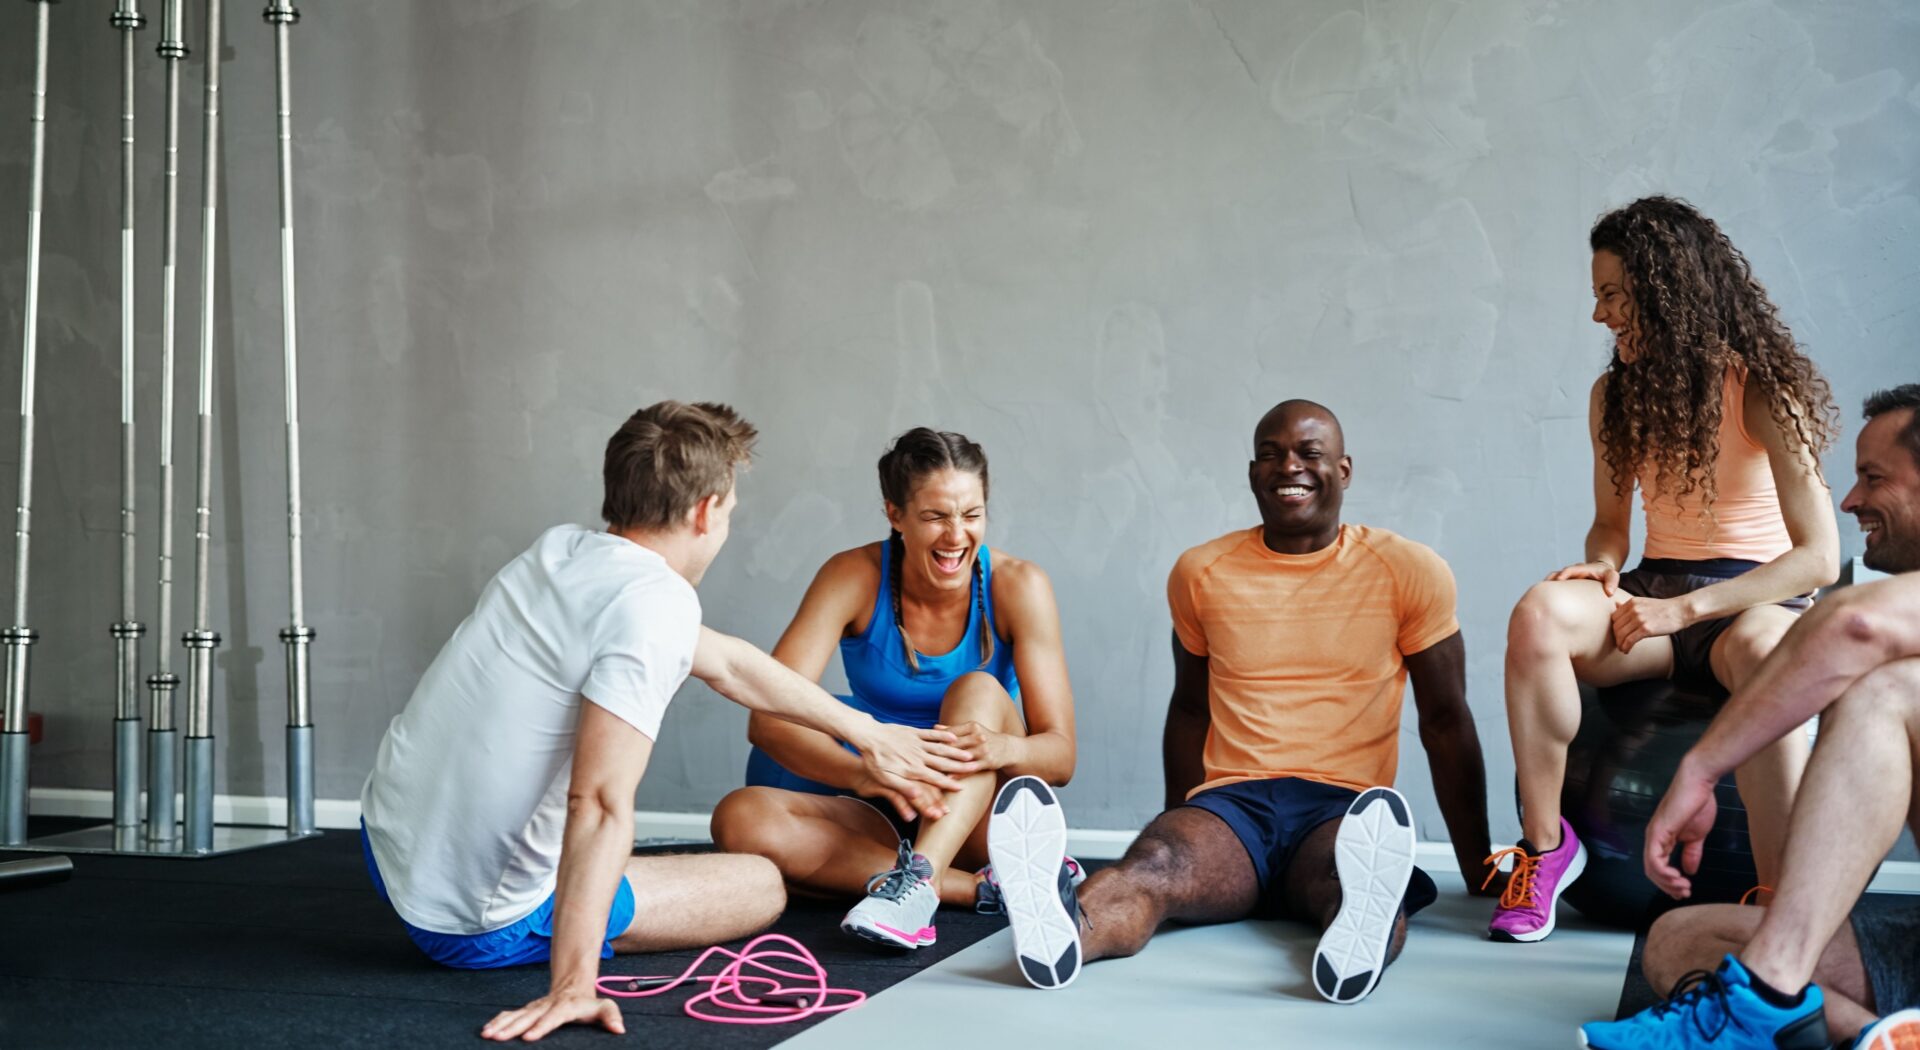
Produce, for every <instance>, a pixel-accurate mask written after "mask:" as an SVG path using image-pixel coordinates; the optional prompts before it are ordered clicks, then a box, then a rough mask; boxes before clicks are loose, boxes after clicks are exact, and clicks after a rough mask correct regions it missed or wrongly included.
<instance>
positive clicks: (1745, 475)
mask: <svg viewBox="0 0 1920 1050" xmlns="http://www.w3.org/2000/svg"><path fill="white" fill-rule="evenodd" d="M1746 404H1747V387H1746V382H1745V381H1744V379H1743V378H1742V377H1741V375H1740V371H1739V369H1737V368H1728V369H1727V377H1726V380H1725V381H1724V382H1723V383H1722V384H1721V386H1720V455H1719V456H1717V457H1715V459H1714V462H1713V467H1712V470H1713V475H1714V483H1715V484H1716V485H1717V486H1718V487H1719V491H1718V494H1717V495H1716V496H1715V498H1714V501H1713V507H1712V510H1711V511H1709V510H1708V508H1707V507H1706V506H1705V503H1706V495H1707V494H1706V492H1705V490H1703V489H1694V490H1693V491H1692V492H1689V493H1687V495H1686V496H1685V497H1684V498H1680V497H1675V496H1673V495H1671V494H1669V493H1665V492H1660V491H1658V488H1657V486H1656V484H1655V482H1656V480H1657V479H1656V478H1655V476H1654V471H1653V468H1652V467H1642V468H1641V470H1640V476H1639V477H1638V478H1637V479H1636V480H1637V481H1638V482H1639V484H1640V503H1641V508H1642V511H1643V512H1644V514H1645V515H1646V519H1647V557H1649V558H1678V559H1680V560H1682V561H1705V560H1708V559H1711V558H1745V559H1746V560H1748V561H1757V562H1769V561H1772V560H1773V559H1775V558H1778V557H1779V556H1781V555H1782V554H1785V553H1786V552H1788V551H1789V550H1792V549H1793V537H1792V536H1790V535H1788V534H1787V520H1786V518H1785V517H1783V516H1782V515H1781V513H1780V493H1779V492H1778V491H1776V490H1775V489H1774V485H1773V465H1772V463H1771V462H1770V461H1769V460H1768V458H1767V449H1766V446H1765V445H1762V444H1760V442H1758V441H1756V440H1754V437H1753V435H1752V434H1749V433H1747V413H1746Z"/></svg>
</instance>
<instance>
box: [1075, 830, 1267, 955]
mask: <svg viewBox="0 0 1920 1050" xmlns="http://www.w3.org/2000/svg"><path fill="white" fill-rule="evenodd" d="M1079 897H1080V915H1081V921H1082V928H1081V931H1080V950H1081V954H1082V956H1083V957H1084V958H1085V959H1087V960H1088V961H1092V960H1094V959H1105V958H1110V957H1115V956H1126V955H1132V954H1134V953H1135V952H1138V951H1139V950H1140V949H1141V948H1144V947H1146V944H1147V941H1148V940H1149V939H1150V938H1152V936H1153V934H1154V931H1155V930H1158V929H1159V928H1160V924H1161V923H1164V922H1166V921H1168V920H1169V919H1171V920H1175V921H1178V922H1191V923H1209V922H1232V921H1233V920H1235V919H1244V918H1246V917H1247V916H1248V915H1250V914H1252V913H1253V909H1254V906H1255V905H1256V904H1258V903H1259V901H1260V880H1259V878H1258V877H1257V876H1256V875H1255V874H1254V870H1253V859H1252V858H1251V857H1249V856H1247V850H1246V847H1245V846H1242V845H1241V844H1240V838H1239V836H1237V835H1235V834H1234V833H1233V829H1232V828H1229V827H1227V824H1226V821H1223V820H1221V819H1220V818H1219V817H1216V816H1214V815H1213V814H1212V813H1209V812H1207V811H1206V810H1204V809H1199V808H1197V807H1194V806H1180V807H1176V808H1174V809H1170V810H1167V811H1166V812H1165V813H1162V814H1160V815H1159V816H1157V817H1155V818H1154V819H1153V822H1152V823H1151V824H1148V825H1147V827H1146V830H1144V831H1142V832H1141V833H1140V837H1139V838H1136V839H1134V840H1133V845H1131V846H1129V847H1127V853H1126V856H1124V857H1121V858H1120V862H1119V863H1118V864H1115V865H1114V866H1112V867H1110V868H1107V869H1105V870H1102V871H1099V872H1095V873H1094V875H1093V877H1092V878H1089V879H1088V880H1087V881H1086V884H1085V885H1083V886H1081V887H1080V892H1079Z"/></svg>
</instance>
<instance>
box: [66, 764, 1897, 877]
mask: <svg viewBox="0 0 1920 1050" xmlns="http://www.w3.org/2000/svg"><path fill="white" fill-rule="evenodd" d="M29 797H30V799H31V802H32V809H33V812H34V813H36V814H39V815H41V816H47V817H96V818H99V819H101V820H106V819H109V818H110V817H112V816H113V794H112V792H109V791H100V790H97V789H93V788H34V789H33V791H32V792H31V793H30V796H29ZM313 816H314V823H316V824H318V825H319V826H320V827H322V828H328V829H334V830H346V829H353V828H358V827H359V826H360V800H359V799H353V798H323V799H316V800H315V801H314V804H313ZM213 819H214V820H215V821H217V822H219V823H222V824H268V825H272V824H284V823H286V820H287V800H286V799H284V798H279V797H274V796H260V795H215V796H214V797H213ZM707 819H708V814H706V813H663V812H659V811H656V810H639V811H636V812H635V813H634V815H633V837H634V840H635V841H636V842H637V841H642V840H646V839H654V840H660V839H667V840H673V841H678V842H707V841H710V840H709V838H708V835H707ZM1137 834H1138V832H1135V831H1126V830H1107V829H1100V828H1079V829H1074V830H1070V831H1068V832H1067V852H1068V853H1071V854H1073V855H1074V856H1076V857H1082V858H1085V859H1087V860H1114V859H1117V858H1118V857H1119V856H1120V855H1121V854H1123V853H1125V852H1126V851H1127V847H1128V846H1129V845H1131V844H1132V843H1133V839H1134V836H1135V835H1137ZM1414 857H1415V860H1416V861H1417V862H1418V863H1419V864H1420V866H1421V867H1424V868H1426V869H1427V870H1429V871H1440V872H1444V871H1451V870H1452V869H1453V865H1454V859H1453V848H1452V847H1451V846H1449V845H1447V844H1446V843H1444V842H1422V843H1420V844H1419V846H1418V847H1417V848H1416V850H1415V854H1414ZM1867 888H1868V889H1869V890H1872V891H1874V892H1875V893H1920V862H1915V861H1910V860H1890V861H1887V862H1886V863H1885V864H1882V865H1880V873H1879V874H1878V875H1877V876H1875V877H1874V880H1873V882H1872V884H1871V885H1869V886H1868V887H1867Z"/></svg>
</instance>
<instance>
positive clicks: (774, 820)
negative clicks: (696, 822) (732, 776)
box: [708, 787, 787, 857]
mask: <svg viewBox="0 0 1920 1050" xmlns="http://www.w3.org/2000/svg"><path fill="white" fill-rule="evenodd" d="M786 818H787V810H786V807H785V806H783V805H781V804H780V802H779V798H778V796H777V794H776V793H775V790H774V789H773V788H763V787H745V788H740V789H739V790H737V791H734V792H731V793H730V794H728V795H727V797H725V798H723V799H721V800H720V804H719V805H717V806H715V807H713V818H712V819H711V820H710V821H709V822H708V831H709V833H710V834H711V835H712V836H713V844H714V845H715V846H718V847H719V848H720V849H721V851H722V852H726V853H757V854H760V855H762V856H763V857H764V856H767V855H770V854H771V853H773V851H774V846H775V844H776V842H777V841H778V837H779V836H778V834H777V832H778V830H779V829H780V828H781V827H782V826H784V825H785V824H786V823H787V820H786Z"/></svg>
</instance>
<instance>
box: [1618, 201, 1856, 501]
mask: <svg viewBox="0 0 1920 1050" xmlns="http://www.w3.org/2000/svg"><path fill="white" fill-rule="evenodd" d="M1587 240H1588V244H1589V246H1590V247H1591V248H1592V250H1593V251H1595V252H1600V251H1607V252H1612V253H1613V254H1614V255H1616V256H1618V257H1619V258H1620V261H1621V264H1622V266H1623V268H1624V269H1625V271H1626V276H1627V281H1626V284H1627V287H1626V292H1627V295H1628V297H1629V298H1630V299H1631V301H1632V304H1633V312H1634V318H1633V331H1632V336H1631V337H1632V338H1633V339H1634V346H1635V349H1636V350H1637V351H1638V352H1637V353H1636V354H1634V355H1633V361H1632V362H1631V363H1629V362H1627V361H1624V360H1622V359H1621V355H1620V350H1619V346H1618V345H1617V344H1616V345H1615V347H1614V354H1613V360H1612V362H1611V363H1610V364H1609V365H1608V366H1607V376H1606V386H1605V390H1604V392H1603V395H1602V404H1601V415H1600V443H1601V446H1602V447H1603V448H1604V450H1605V458H1606V464H1607V467H1608V470H1609V471H1610V472H1611V474H1612V478H1613V484H1614V489H1615V491H1617V492H1620V493H1622V494H1623V495H1624V494H1625V493H1627V492H1630V491H1632V486H1633V479H1634V478H1635V477H1636V476H1637V475H1638V474H1639V472H1640V470H1641V468H1642V467H1645V466H1652V467H1653V469H1654V478H1655V481H1654V484H1655V490H1656V491H1657V492H1661V493H1664V494H1667V495H1670V496H1674V497H1681V496H1685V495H1687V494H1689V493H1691V492H1693V491H1694V490H1695V489H1701V490H1703V491H1704V494H1705V497H1706V500H1705V506H1706V508H1707V509H1708V513H1711V508H1712V506H1713V502H1714V499H1715V497H1716V496H1717V495H1718V492H1717V491H1716V485H1715V481H1714V472H1713V470H1712V469H1711V468H1712V465H1713V463H1714V461H1715V460H1716V459H1717V458H1718V457H1719V455H1720V424H1721V419H1722V416H1723V414H1724V413H1725V412H1727V411H1733V412H1738V411H1740V410H1741V406H1739V405H1733V406H1731V407H1729V406H1726V405H1723V404H1721V400H1722V398H1721V391H1722V390H1724V389H1725V385H1724V384H1725V377H1726V373H1727V369H1728V368H1730V367H1736V366H1737V367H1739V368H1740V369H1741V371H1742V373H1743V374H1744V376H1745V378H1746V382H1747V383H1748V384H1754V383H1758V384H1759V389H1760V390H1762V391H1764V392H1765V394H1766V398H1767V402H1768V404H1769V405H1770V406H1771V407H1772V410H1773V419H1774V422H1775V423H1777V424H1779V426H1780V429H1781V431H1782V432H1783V433H1786V434H1789V435H1791V436H1792V437H1793V438H1794V439H1795V440H1796V441H1797V442H1798V443H1799V445H1800V446H1801V447H1802V448H1807V449H1811V450H1813V452H1814V454H1815V456H1816V469H1817V457H1818V454H1819V453H1821V452H1824V451H1826V449H1827V448H1828V446H1830V445H1832V443H1833V440H1834V438H1835V437H1836V436H1838V434H1839V422H1838V420H1839V410H1838V409H1837V408H1836V407H1835V406H1834V403H1833V392H1832V391H1831V390H1830V389H1829V388H1828V386H1827V381H1826V379H1825V378H1823V377H1822V376H1821V375H1820V372H1819V370H1818V369H1816V368H1815V367H1814V365H1813V362H1812V361H1810V360H1808V359H1807V356H1806V355H1805V354H1804V353H1801V351H1800V348H1799V346H1798V345H1796V344H1795V342H1794V339H1793V333H1792V332H1790V331H1788V330H1787V326H1786V324H1785V323H1783V322H1782V321H1781V320H1780V312H1779V309H1778V308H1776V307H1775V306H1774V305H1773V302H1772V301H1771V300H1769V299H1768V298H1767V291H1766V289H1765V288H1762V287H1761V286H1760V282H1759V281H1757V280H1755V279H1754V276H1753V271H1752V269H1751V268H1750V267H1749V266H1748V265H1747V258H1746V256H1744V255H1742V254H1740V250H1739V249H1738V248H1735V247H1734V246H1733V242H1731V241H1729V240H1728V239H1727V235H1726V234H1725V233H1723V232H1721V230H1720V227H1719V226H1717V225H1715V224H1714V222H1713V220H1712V219H1709V218H1707V217H1706V216H1705V215H1702V214H1700V212H1699V211H1698V210H1697V209H1695V208H1694V207H1693V205H1691V204H1688V203H1687V202H1686V201H1683V200H1678V199H1676V198H1673V197H1645V198H1642V199H1640V200H1637V201H1634V202H1633V203H1632V204H1629V205H1627V206H1626V207H1624V208H1619V209H1616V210H1614V211H1611V212H1608V213H1607V214H1605V215H1603V216H1601V217H1600V220H1599V221H1598V222H1596V223H1594V225H1593V232H1592V233H1591V234H1590V235H1589V236H1588V238H1587Z"/></svg>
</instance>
